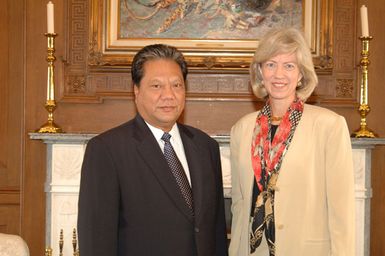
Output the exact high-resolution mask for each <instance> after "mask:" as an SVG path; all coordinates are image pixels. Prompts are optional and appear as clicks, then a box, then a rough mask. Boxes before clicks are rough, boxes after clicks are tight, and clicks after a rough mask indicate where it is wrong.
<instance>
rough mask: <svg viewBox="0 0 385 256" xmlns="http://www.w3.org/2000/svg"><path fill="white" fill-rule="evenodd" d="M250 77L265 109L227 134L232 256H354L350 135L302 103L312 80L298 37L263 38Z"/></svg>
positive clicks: (332, 117) (278, 33) (338, 119)
mask: <svg viewBox="0 0 385 256" xmlns="http://www.w3.org/2000/svg"><path fill="white" fill-rule="evenodd" d="M250 73H251V82H252V87H253V91H254V94H255V95H256V96H257V97H260V98H264V99H266V104H265V106H264V107H263V108H262V110H260V111H258V112H255V113H251V114H248V115H246V116H244V117H243V118H241V119H240V120H239V121H238V122H237V123H236V124H235V125H234V126H233V128H232V130H231V142H230V145H231V171H232V214H233V219H232V228H231V243H230V248H229V254H230V256H246V255H258V256H272V255H275V256H309V255H311V256H329V255H332V256H342V255H344V256H354V255H355V252H354V249H355V227H354V226H355V216H354V212H355V206H354V177H353V163H352V152H351V143H350V138H349V132H348V128H347V125H346V122H345V119H344V118H343V117H342V116H339V115H337V114H336V113H334V112H332V111H330V110H327V109H324V108H321V107H316V106H312V105H308V104H305V103H304V102H305V101H306V99H307V98H308V97H309V96H310V94H311V93H312V92H313V90H314V88H315V86H316V84H317V82H318V80H317V76H316V74H315V71H314V67H313V63H312V56H311V53H310V50H309V47H308V46H307V44H306V42H305V40H304V38H303V36H302V34H301V33H300V32H299V31H298V30H296V29H293V28H286V29H279V30H273V31H271V32H270V33H268V34H267V35H266V36H265V37H263V39H262V40H261V41H260V44H259V46H258V49H257V50H256V52H255V55H254V59H253V62H252V64H251V71H250Z"/></svg>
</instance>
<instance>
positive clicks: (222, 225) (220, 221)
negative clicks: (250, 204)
mask: <svg viewBox="0 0 385 256" xmlns="http://www.w3.org/2000/svg"><path fill="white" fill-rule="evenodd" d="M215 144H216V147H215V155H216V170H217V172H216V173H217V177H216V178H217V184H218V186H217V195H218V203H217V204H218V206H217V218H216V221H217V223H216V254H215V255H223V256H227V254H228V252H227V236H226V233H227V232H226V218H225V206H224V196H223V176H222V165H221V158H220V151H219V146H218V143H217V142H216V143H215Z"/></svg>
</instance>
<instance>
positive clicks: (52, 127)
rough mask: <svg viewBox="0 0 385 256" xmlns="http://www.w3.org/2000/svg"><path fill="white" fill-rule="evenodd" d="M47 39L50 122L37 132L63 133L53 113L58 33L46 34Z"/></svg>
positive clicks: (47, 108)
mask: <svg viewBox="0 0 385 256" xmlns="http://www.w3.org/2000/svg"><path fill="white" fill-rule="evenodd" d="M45 36H46V37H47V43H48V45H47V46H48V47H47V58H46V60H47V62H48V72H47V101H46V103H45V109H46V110H47V111H48V120H47V122H46V123H45V124H43V125H42V126H41V127H40V128H39V129H38V130H37V131H36V132H39V133H61V132H62V129H61V128H60V127H59V126H58V125H57V124H55V122H54V118H53V112H54V111H55V109H56V102H55V76H54V71H55V65H54V62H55V60H56V57H55V55H54V53H55V37H56V36H57V34H56V33H46V34H45Z"/></svg>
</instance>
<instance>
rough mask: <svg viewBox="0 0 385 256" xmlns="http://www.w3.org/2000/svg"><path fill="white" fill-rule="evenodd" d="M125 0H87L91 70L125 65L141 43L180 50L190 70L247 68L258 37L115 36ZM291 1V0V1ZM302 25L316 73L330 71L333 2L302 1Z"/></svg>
mask: <svg viewBox="0 0 385 256" xmlns="http://www.w3.org/2000/svg"><path fill="white" fill-rule="evenodd" d="M121 1H125V0H91V6H90V7H91V23H90V30H89V31H90V35H89V37H90V39H89V41H90V49H89V56H88V65H90V66H92V67H93V69H96V70H97V69H99V68H100V69H103V70H105V69H116V68H118V67H127V66H128V67H129V66H130V65H131V62H132V58H133V56H134V54H135V53H136V52H137V51H138V50H139V49H140V48H142V47H143V46H145V45H148V44H152V43H166V44H171V45H174V46H176V47H178V48H179V49H180V50H182V51H183V53H184V55H185V57H186V60H187V62H188V65H189V69H190V70H224V71H247V70H248V67H249V63H250V62H251V58H252V55H253V52H254V50H255V48H256V47H257V45H258V41H259V40H258V39H255V40H251V39H247V40H246V39H242V38H239V39H231V40H225V39H191V38H153V37H148V38H147V37H135V38H129V39H127V38H121V37H119V36H118V35H119V33H118V32H119V29H120V28H119V17H120V16H119V14H120V12H119V6H121ZM293 1H294V0H293ZM302 13H303V16H302V22H303V23H302V25H303V31H304V34H305V37H306V39H307V41H308V43H309V45H310V48H311V51H312V54H313V59H314V64H315V66H316V69H317V72H318V73H329V74H330V73H331V71H332V64H333V62H332V56H333V1H332V0H302Z"/></svg>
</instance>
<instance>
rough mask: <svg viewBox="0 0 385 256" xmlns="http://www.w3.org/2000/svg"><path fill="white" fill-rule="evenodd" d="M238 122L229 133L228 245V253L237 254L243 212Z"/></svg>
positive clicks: (234, 255) (232, 255)
mask: <svg viewBox="0 0 385 256" xmlns="http://www.w3.org/2000/svg"><path fill="white" fill-rule="evenodd" d="M239 134H241V133H240V131H239V124H238V125H235V126H233V128H232V129H231V134H230V156H231V199H232V201H231V212H232V222H231V242H230V247H229V255H230V256H237V255H238V250H239V246H240V239H241V232H242V212H243V195H242V192H241V185H240V177H239V176H240V173H239V168H238V163H239V143H240V141H239V140H240V136H239Z"/></svg>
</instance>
